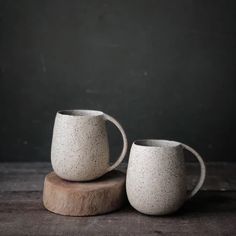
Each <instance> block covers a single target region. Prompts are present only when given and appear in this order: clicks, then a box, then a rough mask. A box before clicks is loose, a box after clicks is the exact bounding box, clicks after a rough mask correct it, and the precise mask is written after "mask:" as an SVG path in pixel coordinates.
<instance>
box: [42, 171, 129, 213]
mask: <svg viewBox="0 0 236 236" xmlns="http://www.w3.org/2000/svg"><path fill="white" fill-rule="evenodd" d="M125 199H126V192H125V174H124V173H122V172H120V171H116V170H114V171H111V172H109V173H107V174H105V175H104V176H103V177H101V178H99V179H97V180H94V181H91V182H71V181H66V180H63V179H61V178H59V177H58V176H57V175H56V174H55V173H54V172H51V173H49V174H48V175H47V176H46V177H45V181H44V189H43V204H44V206H45V208H47V209H48V210H49V211H52V212H54V213H57V214H60V215H70V216H90V215H99V214H104V213H107V212H111V211H114V210H116V209H118V208H120V207H121V206H122V204H123V203H124V200H125Z"/></svg>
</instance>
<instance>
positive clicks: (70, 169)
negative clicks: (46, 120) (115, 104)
mask: <svg viewBox="0 0 236 236" xmlns="http://www.w3.org/2000/svg"><path fill="white" fill-rule="evenodd" d="M106 121H111V122H112V123H113V124H114V125H115V126H116V127H117V128H118V129H119V131H120V132H121V135H122V138H123V149H122V152H121V154H120V156H119V158H118V160H117V161H116V162H115V163H114V164H113V165H112V166H109V145H108V138H107V131H106V125H105V122H106ZM126 152H127V138H126V134H125V131H124V130H123V128H122V126H121V125H120V124H119V122H118V121H117V120H115V119H114V118H113V117H111V116H109V115H107V114H105V113H103V112H101V111H92V110H64V111H59V112H57V115H56V119H55V124H54V129H53V138H52V147H51V162H52V167H53V170H54V171H55V173H56V174H57V175H58V176H59V177H61V178H63V179H66V180H71V181H88V180H93V179H96V178H98V177H100V176H102V175H104V174H105V173H107V172H109V171H111V170H113V169H114V168H116V167H117V166H118V165H119V164H120V163H121V162H122V160H123V159H124V157H125V154H126Z"/></svg>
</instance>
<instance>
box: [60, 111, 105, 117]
mask: <svg viewBox="0 0 236 236" xmlns="http://www.w3.org/2000/svg"><path fill="white" fill-rule="evenodd" d="M58 113H59V114H61V115H67V116H100V115H103V112H101V111H95V110H63V111H58Z"/></svg>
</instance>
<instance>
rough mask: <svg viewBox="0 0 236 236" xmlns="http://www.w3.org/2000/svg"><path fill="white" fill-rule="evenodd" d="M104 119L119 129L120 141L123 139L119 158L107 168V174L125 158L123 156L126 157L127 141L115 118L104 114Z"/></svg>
mask: <svg viewBox="0 0 236 236" xmlns="http://www.w3.org/2000/svg"><path fill="white" fill-rule="evenodd" d="M104 119H105V120H108V121H110V122H111V123H113V124H114V125H115V126H116V127H117V128H118V129H119V131H120V132H121V135H122V139H123V148H122V151H121V154H120V156H119V158H118V159H117V161H116V162H115V163H114V164H113V165H111V166H109V167H108V169H107V172H109V171H111V170H113V169H115V168H116V167H117V166H118V165H119V164H120V163H121V162H122V161H123V159H124V158H125V155H126V152H127V149H128V141H127V137H126V134H125V131H124V129H123V128H122V126H121V124H120V123H119V122H118V121H117V120H116V119H115V118H113V117H111V116H109V115H107V114H105V113H104Z"/></svg>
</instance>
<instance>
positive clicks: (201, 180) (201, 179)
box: [181, 143, 206, 199]
mask: <svg viewBox="0 0 236 236" xmlns="http://www.w3.org/2000/svg"><path fill="white" fill-rule="evenodd" d="M181 145H182V146H183V147H184V148H185V149H186V150H188V151H189V152H191V153H192V154H193V155H194V156H195V157H196V158H197V160H198V161H199V163H200V171H201V172H200V177H199V179H198V182H197V184H196V186H195V187H194V189H193V190H192V191H191V192H190V193H189V194H188V196H187V199H190V198H192V197H193V196H194V195H195V194H196V193H197V192H198V191H199V190H200V188H201V187H202V185H203V183H204V180H205V178H206V166H205V163H204V161H203V159H202V157H201V156H200V155H199V154H198V153H197V152H196V151H195V150H194V149H193V148H191V147H189V146H188V145H186V144H184V143H181Z"/></svg>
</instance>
